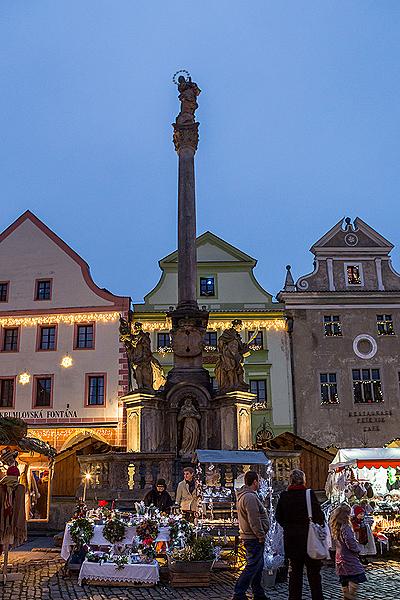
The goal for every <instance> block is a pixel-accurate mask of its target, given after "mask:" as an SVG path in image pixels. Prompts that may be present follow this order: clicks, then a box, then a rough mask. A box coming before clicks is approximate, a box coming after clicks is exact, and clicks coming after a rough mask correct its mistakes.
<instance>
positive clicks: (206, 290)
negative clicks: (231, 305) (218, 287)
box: [200, 277, 215, 296]
mask: <svg viewBox="0 0 400 600" xmlns="http://www.w3.org/2000/svg"><path fill="white" fill-rule="evenodd" d="M200 296H215V278H214V277H200Z"/></svg>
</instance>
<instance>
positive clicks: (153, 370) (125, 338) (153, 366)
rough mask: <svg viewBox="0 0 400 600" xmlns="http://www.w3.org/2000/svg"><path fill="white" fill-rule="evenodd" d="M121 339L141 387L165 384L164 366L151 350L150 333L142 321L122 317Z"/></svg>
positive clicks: (134, 375) (156, 388)
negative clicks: (145, 329)
mask: <svg viewBox="0 0 400 600" xmlns="http://www.w3.org/2000/svg"><path fill="white" fill-rule="evenodd" d="M119 333H120V337H119V339H120V340H121V342H123V343H124V345H125V349H126V353H127V355H128V360H129V362H130V365H131V368H132V374H133V377H134V378H135V380H136V383H137V386H138V388H139V389H148V390H158V389H159V388H160V387H161V386H163V385H164V384H165V377H164V373H163V369H162V366H161V365H160V363H159V362H158V360H157V359H156V358H155V357H154V356H153V354H152V352H151V341H150V334H149V333H148V332H147V331H143V329H142V324H141V323H135V324H134V326H133V331H132V330H131V326H130V323H129V322H128V321H127V320H126V319H124V318H122V317H120V325H119Z"/></svg>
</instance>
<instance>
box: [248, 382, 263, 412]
mask: <svg viewBox="0 0 400 600" xmlns="http://www.w3.org/2000/svg"><path fill="white" fill-rule="evenodd" d="M250 392H251V393H252V394H257V398H256V399H255V400H254V402H253V405H252V409H253V410H265V409H266V408H267V380H266V379H251V380H250Z"/></svg>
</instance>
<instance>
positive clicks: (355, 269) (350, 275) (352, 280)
mask: <svg viewBox="0 0 400 600" xmlns="http://www.w3.org/2000/svg"><path fill="white" fill-rule="evenodd" d="M346 272H347V284H348V285H362V279H361V273H360V266H359V265H347V266H346Z"/></svg>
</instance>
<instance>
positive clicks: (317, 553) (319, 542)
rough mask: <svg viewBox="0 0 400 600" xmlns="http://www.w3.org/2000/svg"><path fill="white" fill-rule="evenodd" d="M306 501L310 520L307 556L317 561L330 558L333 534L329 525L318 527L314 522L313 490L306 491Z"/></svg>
mask: <svg viewBox="0 0 400 600" xmlns="http://www.w3.org/2000/svg"><path fill="white" fill-rule="evenodd" d="M306 501H307V512H308V519H309V525H308V537H307V554H308V556H309V557H310V558H314V559H316V560H323V559H325V558H329V548H330V547H331V545H332V540H331V534H330V531H329V527H328V525H327V523H325V524H324V525H318V523H314V521H313V520H312V508H311V490H306Z"/></svg>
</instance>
